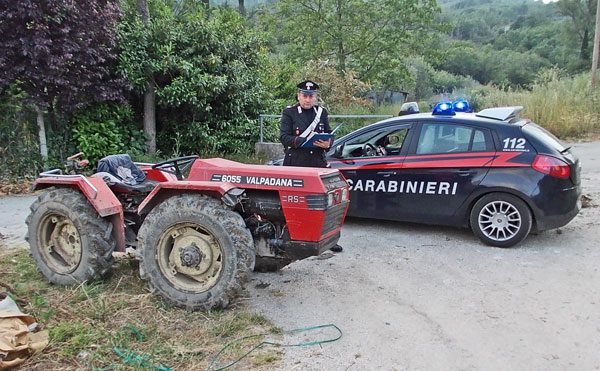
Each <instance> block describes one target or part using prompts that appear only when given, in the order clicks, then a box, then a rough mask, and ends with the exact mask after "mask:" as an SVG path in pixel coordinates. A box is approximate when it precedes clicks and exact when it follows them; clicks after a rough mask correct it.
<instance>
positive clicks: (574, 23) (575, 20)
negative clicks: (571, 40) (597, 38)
mask: <svg viewBox="0 0 600 371" xmlns="http://www.w3.org/2000/svg"><path fill="white" fill-rule="evenodd" d="M596 4H597V1H596V0H561V1H559V2H558V3H557V4H556V6H557V7H558V11H559V13H560V14H562V15H564V16H566V17H569V18H571V29H572V30H573V32H574V33H575V35H576V36H577V39H578V41H579V45H580V48H579V59H580V60H581V61H589V60H590V41H591V39H592V38H593V30H594V24H595V22H594V19H595V16H596Z"/></svg>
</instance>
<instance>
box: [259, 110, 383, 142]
mask: <svg viewBox="0 0 600 371" xmlns="http://www.w3.org/2000/svg"><path fill="white" fill-rule="evenodd" d="M328 117H329V124H330V126H331V127H332V129H333V127H334V125H332V124H339V123H342V124H346V123H348V122H341V121H342V120H347V121H349V125H344V126H343V127H341V128H340V130H338V131H337V132H336V135H337V136H342V135H344V134H347V133H349V132H351V131H353V130H356V129H357V128H358V127H360V126H364V125H365V120H368V121H367V123H372V122H374V121H373V119H377V120H382V119H387V118H390V117H394V116H393V115H329V116H328ZM280 118H281V115H271V114H260V115H259V120H260V143H264V142H265V137H267V139H268V140H269V141H271V142H277V141H279V138H278V136H279V135H278V134H279V132H278V130H279V119H280ZM273 119H276V121H277V125H271V126H270V127H269V128H267V129H265V122H267V121H268V120H273ZM273 121H275V120H273ZM274 129H276V130H274Z"/></svg>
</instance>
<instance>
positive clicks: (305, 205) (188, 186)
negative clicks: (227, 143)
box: [34, 158, 349, 251]
mask: <svg viewBox="0 0 600 371" xmlns="http://www.w3.org/2000/svg"><path fill="white" fill-rule="evenodd" d="M138 166H139V167H140V168H141V169H142V171H144V172H145V173H146V176H147V179H149V180H154V181H158V182H159V183H158V184H157V185H156V187H155V188H154V189H153V190H152V191H151V192H150V193H149V194H148V195H147V196H146V198H145V199H144V201H143V202H142V203H141V204H140V206H139V209H138V214H140V215H146V214H148V212H150V211H151V210H152V208H153V207H154V206H156V205H157V204H158V203H160V202H162V201H163V200H164V199H166V198H168V197H171V196H173V195H176V194H180V193H189V192H198V193H203V194H207V195H210V196H213V197H216V198H221V197H223V196H224V195H226V193H227V192H229V191H231V190H232V189H236V188H238V189H256V190H261V191H271V192H277V193H278V195H279V201H280V203H281V209H282V211H283V214H284V216H285V219H286V223H287V228H288V232H289V235H290V238H291V240H293V241H303V242H319V241H323V240H326V239H328V238H330V237H332V236H336V235H338V238H339V233H340V230H341V226H342V224H343V220H344V218H345V216H346V212H347V210H348V205H349V199H348V196H347V195H348V194H349V190H348V186H347V184H345V179H344V178H343V176H342V175H341V173H340V172H339V171H338V170H336V169H325V168H300V167H276V166H265V165H246V164H241V163H238V162H234V161H229V160H224V159H220V158H215V159H208V160H201V159H199V160H196V161H195V162H194V164H193V165H192V168H191V170H190V173H189V176H188V177H187V179H186V180H183V181H180V180H177V179H176V178H175V176H174V175H172V174H169V173H165V172H162V171H160V170H156V169H152V168H151V165H150V164H138ZM324 179H332V181H331V184H329V183H327V182H324ZM340 181H341V182H343V184H344V186H343V187H341V188H340V187H339V182H340ZM334 182H337V183H336V184H335V185H334V184H333V183H334ZM51 186H64V187H71V188H76V189H79V190H80V191H81V192H82V193H83V194H84V195H85V196H86V197H87V199H88V200H89V202H90V204H92V206H93V207H94V208H95V209H96V211H97V212H98V214H99V215H100V216H101V217H107V218H109V219H110V221H111V223H112V224H113V234H114V238H115V240H116V243H117V246H116V249H117V250H118V251H124V250H125V231H124V217H123V207H122V205H121V203H120V202H119V199H118V198H117V197H116V196H115V194H114V193H113V191H112V190H111V189H110V188H109V187H108V185H106V183H104V181H103V180H102V179H100V178H96V177H84V176H82V175H53V174H44V175H43V176H42V177H40V178H38V179H37V180H36V181H35V184H34V189H35V190H38V189H42V188H47V187H51ZM342 189H345V192H344V193H345V195H346V198H345V199H344V198H343V196H342V193H341V192H342ZM328 192H329V193H332V199H333V200H334V201H333V203H334V204H335V205H337V207H338V208H339V207H342V208H343V210H340V211H342V213H341V220H339V222H338V223H337V224H336V225H335V226H334V228H325V227H324V225H325V223H326V213H325V212H324V211H325V210H324V209H325V208H324V207H323V208H315V207H314V206H313V207H312V208H311V206H310V205H309V202H308V199H307V196H309V197H311V196H315V195H317V196H319V195H321V196H323V195H325V199H326V197H327V194H328ZM307 220H310V221H311V223H310V225H311V226H312V228H310V229H307V228H304V227H303V226H306V225H307V223H306V221H307ZM323 231H326V233H322V232H323Z"/></svg>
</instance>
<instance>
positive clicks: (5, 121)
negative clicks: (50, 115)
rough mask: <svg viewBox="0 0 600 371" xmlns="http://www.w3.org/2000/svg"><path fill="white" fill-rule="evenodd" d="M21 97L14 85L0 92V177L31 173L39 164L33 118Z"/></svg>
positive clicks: (3, 178)
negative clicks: (25, 108) (0, 174)
mask: <svg viewBox="0 0 600 371" xmlns="http://www.w3.org/2000/svg"><path fill="white" fill-rule="evenodd" d="M23 98H24V93H23V92H19V91H18V90H17V89H15V88H14V86H13V87H11V88H10V89H9V90H8V91H6V92H5V93H4V94H0V172H1V173H2V179H0V180H12V179H14V178H19V177H23V176H27V177H33V176H35V175H36V174H37V172H38V170H39V169H40V168H41V159H40V156H39V151H38V144H37V137H36V134H35V133H36V129H35V125H34V124H33V122H34V120H32V117H31V113H30V112H28V111H27V110H24V107H23V104H22V103H21V102H22V101H23Z"/></svg>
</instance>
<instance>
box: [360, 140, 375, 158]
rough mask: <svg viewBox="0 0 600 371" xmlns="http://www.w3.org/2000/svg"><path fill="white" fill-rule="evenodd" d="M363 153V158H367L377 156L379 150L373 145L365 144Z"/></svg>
mask: <svg viewBox="0 0 600 371" xmlns="http://www.w3.org/2000/svg"><path fill="white" fill-rule="evenodd" d="M362 153H363V156H366V157H371V156H376V155H377V149H376V148H375V146H374V145H372V144H371V143H365V144H363V148H362Z"/></svg>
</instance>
